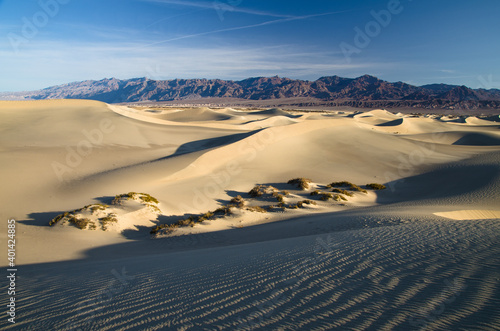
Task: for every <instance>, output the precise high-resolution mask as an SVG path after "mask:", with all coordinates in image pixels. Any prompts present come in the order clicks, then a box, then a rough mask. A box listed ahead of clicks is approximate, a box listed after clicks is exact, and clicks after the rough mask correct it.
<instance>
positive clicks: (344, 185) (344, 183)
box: [327, 180, 354, 187]
mask: <svg viewBox="0 0 500 331" xmlns="http://www.w3.org/2000/svg"><path fill="white" fill-rule="evenodd" d="M352 185H354V184H353V183H351V182H347V181H345V180H344V181H341V182H333V183H330V184H328V185H327V187H350V186H352Z"/></svg>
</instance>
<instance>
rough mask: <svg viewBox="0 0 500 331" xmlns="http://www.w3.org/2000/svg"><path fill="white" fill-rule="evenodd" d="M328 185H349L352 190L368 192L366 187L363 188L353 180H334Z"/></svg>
mask: <svg viewBox="0 0 500 331" xmlns="http://www.w3.org/2000/svg"><path fill="white" fill-rule="evenodd" d="M327 187H348V188H349V189H350V190H351V191H358V192H363V193H367V192H366V190H365V189H362V188H361V187H359V186H358V185H356V184H353V183H351V182H347V181H341V182H333V183H330V184H328V185H327Z"/></svg>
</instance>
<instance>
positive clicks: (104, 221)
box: [99, 214, 118, 231]
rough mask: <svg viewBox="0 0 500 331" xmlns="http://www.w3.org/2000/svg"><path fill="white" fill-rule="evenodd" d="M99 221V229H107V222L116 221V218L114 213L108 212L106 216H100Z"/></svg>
mask: <svg viewBox="0 0 500 331" xmlns="http://www.w3.org/2000/svg"><path fill="white" fill-rule="evenodd" d="M99 221H100V222H101V229H103V230H104V231H106V230H107V229H108V224H109V223H116V222H118V219H117V218H116V214H109V215H107V216H104V217H102V218H100V219H99Z"/></svg>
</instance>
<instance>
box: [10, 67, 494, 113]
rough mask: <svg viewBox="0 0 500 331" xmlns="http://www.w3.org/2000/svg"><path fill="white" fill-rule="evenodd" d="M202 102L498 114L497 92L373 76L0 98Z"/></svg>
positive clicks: (113, 87)
mask: <svg viewBox="0 0 500 331" xmlns="http://www.w3.org/2000/svg"><path fill="white" fill-rule="evenodd" d="M204 98H236V99H243V100H255V101H259V100H278V99H290V98H311V99H312V100H316V101H318V102H320V103H321V102H323V103H330V104H331V103H334V104H335V105H338V106H343V105H345V106H355V107H360V108H363V107H373V105H378V104H380V105H381V106H384V105H386V106H391V105H392V106H394V107H413V108H416V107H417V108H418V107H420V108H428V109H429V108H433V109H436V108H443V109H455V108H456V109H500V90H498V89H490V90H486V89H476V90H474V89H471V88H469V87H467V86H463V85H462V86H460V85H449V84H428V85H423V86H415V85H410V84H407V83H404V82H394V83H391V82H388V81H384V80H381V79H379V78H377V77H375V76H370V75H363V76H360V77H357V78H345V77H340V76H324V77H321V78H319V79H317V80H315V81H309V80H298V79H290V78H286V77H283V78H282V77H279V76H273V77H251V78H246V79H243V80H238V81H235V80H222V79H206V78H201V79H172V80H152V79H149V78H146V77H142V78H132V79H126V80H120V79H117V78H104V79H101V80H85V81H80V82H72V83H67V84H62V85H56V86H51V87H47V88H44V89H41V90H36V91H26V92H12V93H8V92H6V93H0V99H3V100H41V99H92V100H98V101H103V102H107V103H134V102H148V101H149V102H163V101H179V100H190V99H204Z"/></svg>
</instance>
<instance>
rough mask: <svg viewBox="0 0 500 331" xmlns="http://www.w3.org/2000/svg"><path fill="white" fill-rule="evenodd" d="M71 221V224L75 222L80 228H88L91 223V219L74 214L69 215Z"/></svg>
mask: <svg viewBox="0 0 500 331" xmlns="http://www.w3.org/2000/svg"><path fill="white" fill-rule="evenodd" d="M69 222H70V223H71V224H74V225H75V226H76V227H77V228H79V229H80V230H85V229H86V228H87V225H88V224H89V222H90V220H89V219H88V218H77V217H75V216H73V215H72V216H70V217H69Z"/></svg>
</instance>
